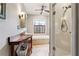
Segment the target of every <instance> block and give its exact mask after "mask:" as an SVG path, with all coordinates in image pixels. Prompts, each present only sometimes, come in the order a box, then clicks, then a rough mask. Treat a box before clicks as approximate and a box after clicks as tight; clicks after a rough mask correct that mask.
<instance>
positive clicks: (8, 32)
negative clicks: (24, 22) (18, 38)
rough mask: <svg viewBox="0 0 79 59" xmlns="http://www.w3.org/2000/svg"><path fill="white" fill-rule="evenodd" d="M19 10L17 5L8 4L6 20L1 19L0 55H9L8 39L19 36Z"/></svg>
mask: <svg viewBox="0 0 79 59" xmlns="http://www.w3.org/2000/svg"><path fill="white" fill-rule="evenodd" d="M19 9H20V6H19V7H18V4H16V3H7V4H6V19H5V20H3V19H0V55H3V56H6V55H9V47H8V44H7V37H8V36H12V35H16V34H19V30H18V29H17V26H18V25H19V19H18V12H19ZM20 10H21V9H20Z"/></svg>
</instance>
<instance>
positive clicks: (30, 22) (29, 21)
mask: <svg viewBox="0 0 79 59" xmlns="http://www.w3.org/2000/svg"><path fill="white" fill-rule="evenodd" d="M33 19H45V20H46V33H45V34H49V18H48V16H42V15H28V16H27V21H26V26H27V31H28V32H29V33H32V34H34V29H33Z"/></svg>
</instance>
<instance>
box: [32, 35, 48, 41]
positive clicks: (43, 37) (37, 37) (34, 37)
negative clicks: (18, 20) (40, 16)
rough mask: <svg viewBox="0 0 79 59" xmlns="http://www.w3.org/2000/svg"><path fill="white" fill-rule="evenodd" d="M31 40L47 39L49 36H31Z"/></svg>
mask: <svg viewBox="0 0 79 59" xmlns="http://www.w3.org/2000/svg"><path fill="white" fill-rule="evenodd" d="M32 39H33V40H34V39H35V40H36V39H49V35H33V36H32Z"/></svg>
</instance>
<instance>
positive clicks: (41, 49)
mask: <svg viewBox="0 0 79 59" xmlns="http://www.w3.org/2000/svg"><path fill="white" fill-rule="evenodd" d="M31 56H49V45H48V44H44V45H34V46H33V49H32V54H31Z"/></svg>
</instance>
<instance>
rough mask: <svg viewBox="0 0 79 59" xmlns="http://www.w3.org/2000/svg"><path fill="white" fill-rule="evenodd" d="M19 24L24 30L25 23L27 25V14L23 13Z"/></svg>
mask: <svg viewBox="0 0 79 59" xmlns="http://www.w3.org/2000/svg"><path fill="white" fill-rule="evenodd" d="M18 16H19V21H20V22H19V23H20V28H24V27H25V23H26V14H25V12H21V13H20V14H19V15H18Z"/></svg>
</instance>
